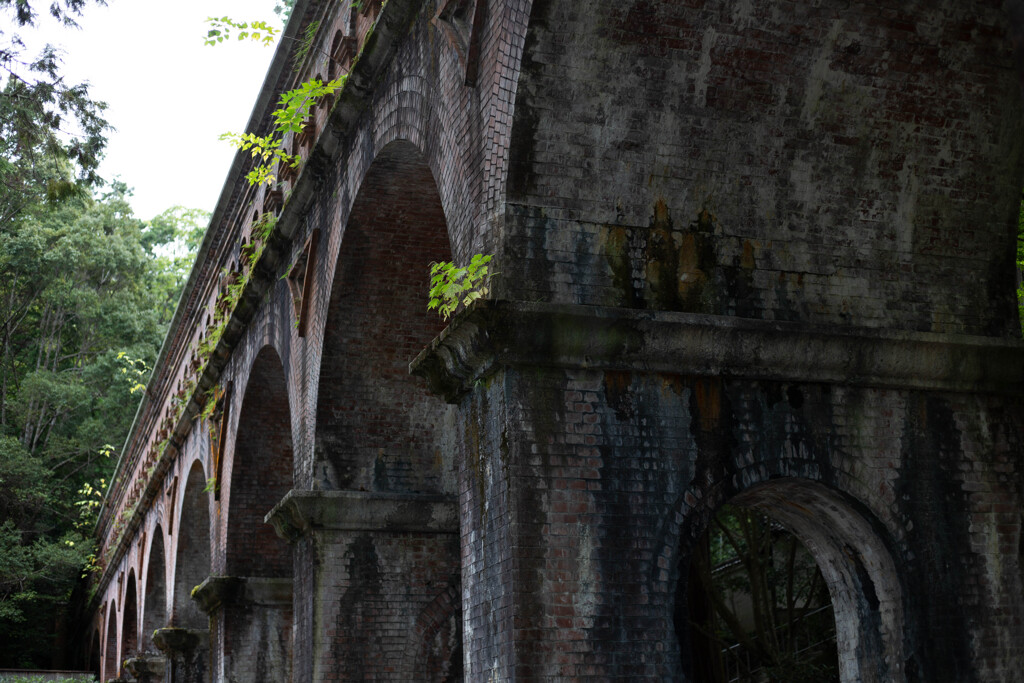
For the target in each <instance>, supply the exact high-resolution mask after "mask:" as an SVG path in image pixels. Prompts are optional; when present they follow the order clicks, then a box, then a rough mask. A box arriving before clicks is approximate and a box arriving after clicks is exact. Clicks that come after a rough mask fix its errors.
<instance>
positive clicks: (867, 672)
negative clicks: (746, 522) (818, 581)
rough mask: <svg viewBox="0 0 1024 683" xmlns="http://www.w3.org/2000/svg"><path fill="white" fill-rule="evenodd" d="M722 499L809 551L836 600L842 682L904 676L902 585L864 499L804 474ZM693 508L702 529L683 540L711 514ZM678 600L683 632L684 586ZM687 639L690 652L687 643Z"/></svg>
mask: <svg viewBox="0 0 1024 683" xmlns="http://www.w3.org/2000/svg"><path fill="white" fill-rule="evenodd" d="M717 502H718V505H720V504H723V503H726V502H728V503H730V504H733V505H738V506H744V507H750V508H755V509H757V510H759V511H761V512H763V513H764V514H766V515H768V516H769V517H770V518H772V519H774V520H775V521H777V522H779V523H780V524H782V525H783V526H784V527H785V528H786V529H787V530H788V531H789V532H791V533H792V534H793V535H794V536H796V538H797V539H798V540H799V541H800V542H801V543H802V544H803V545H804V547H805V548H806V549H807V550H808V551H809V552H810V554H811V556H812V557H813V558H814V560H815V562H816V563H817V565H818V568H819V569H820V570H821V572H822V575H823V576H824V578H825V581H826V583H827V584H828V589H829V595H830V597H831V599H832V606H833V609H834V612H835V620H836V643H837V648H838V655H839V672H840V680H841V681H842V682H843V683H849V682H851V681H865V682H872V681H878V682H879V683H881V682H883V681H884V682H886V683H888V682H898V681H903V680H905V673H904V657H903V592H902V586H901V583H900V578H899V574H898V572H897V570H896V564H895V562H894V560H893V557H892V555H891V553H890V552H889V549H888V546H887V542H886V540H885V539H886V535H885V533H884V532H883V531H882V527H881V525H880V524H879V523H878V522H877V520H875V519H874V518H873V516H872V515H871V514H870V513H869V512H867V511H866V510H865V509H864V508H863V506H861V505H860V504H859V503H857V502H856V501H855V500H853V499H851V498H850V497H848V496H846V495H845V494H842V493H840V492H839V491H837V490H835V489H832V488H829V487H827V486H825V485H824V484H821V483H819V482H816V481H813V480H810V479H803V478H797V477H786V478H780V479H772V480H769V481H762V482H759V483H755V484H753V485H751V486H750V487H749V488H746V489H745V490H743V491H741V492H739V493H737V494H736V495H735V496H733V497H731V498H729V499H728V500H718V501H717ZM718 505H715V506H714V507H716V508H717V506H718ZM710 507H711V506H710V505H709V506H708V508H710ZM707 511H708V510H705V511H704V512H707ZM691 514H692V516H693V518H694V519H700V520H701V529H700V530H699V531H700V533H689V534H686V535H685V536H684V539H685V538H689V539H696V538H697V537H699V536H700V534H702V533H703V532H704V530H705V528H706V526H707V520H708V519H709V515H707V514H701V513H699V512H697V511H695V512H694V513H691ZM695 526H697V525H696V524H695ZM695 530H696V529H694V530H692V531H695ZM690 553H691V549H690V548H686V549H684V553H683V554H684V557H686V558H687V559H686V561H687V563H688V558H689V555H690ZM676 603H677V616H676V632H677V635H679V634H682V633H683V632H684V630H685V627H684V626H683V625H682V624H683V623H685V622H684V621H683V620H684V619H685V618H686V615H687V614H688V607H687V606H686V604H685V603H686V595H685V591H679V592H678V593H677V595H676ZM681 645H682V648H683V650H684V653H685V652H686V651H687V649H688V648H687V646H686V644H685V643H681ZM693 656H695V655H693V654H692V653H691V655H690V657H691V658H692V657H693ZM685 659H687V658H686V657H685V656H684V660H685Z"/></svg>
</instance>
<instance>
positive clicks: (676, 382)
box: [659, 375, 686, 396]
mask: <svg viewBox="0 0 1024 683" xmlns="http://www.w3.org/2000/svg"><path fill="white" fill-rule="evenodd" d="M659 378H660V379H661V388H662V390H663V393H667V392H670V391H671V392H672V393H673V394H675V395H676V396H682V395H683V391H685V389H686V384H685V383H684V382H683V378H682V377H681V376H679V375H659Z"/></svg>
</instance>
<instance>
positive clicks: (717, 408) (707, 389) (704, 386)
mask: <svg viewBox="0 0 1024 683" xmlns="http://www.w3.org/2000/svg"><path fill="white" fill-rule="evenodd" d="M694 397H695V398H696V400H697V411H698V414H699V418H700V428H701V430H702V431H704V432H711V431H714V430H715V427H717V426H718V423H719V419H720V418H721V415H722V380H720V379H718V378H717V377H702V378H700V379H698V380H697V382H696V385H695V386H694Z"/></svg>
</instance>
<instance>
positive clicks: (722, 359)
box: [409, 300, 1024, 403]
mask: <svg viewBox="0 0 1024 683" xmlns="http://www.w3.org/2000/svg"><path fill="white" fill-rule="evenodd" d="M503 366H505V367H508V366H534V367H536V366H547V367H562V368H573V369H586V368H593V369H598V370H617V371H635V372H664V373H673V374H684V375H697V376H720V377H726V378H729V377H735V378H744V379H755V380H758V379H761V380H778V381H790V382H821V383H843V384H847V385H849V384H853V385H860V386H872V387H881V388H894V389H920V390H935V391H952V392H969V393H995V394H1015V395H1021V394H1024V341H1022V340H1019V339H1017V340H1014V339H1002V338H992V337H975V336H968V335H954V334H937V333H930V332H909V331H900V330H881V329H872V328H852V327H843V326H838V325H834V326H826V325H821V326H814V325H807V324H804V323H794V322H782V321H766V320H752V319H747V318H735V317H730V316H716V315H705V314H698V313H681V312H674V311H649V310H640V309H626V308H609V307H602V306H581V305H573V304H543V303H531V302H515V301H489V300H478V301H477V302H475V303H474V304H473V305H472V306H470V307H469V308H468V309H466V310H465V311H463V312H461V313H460V314H459V315H458V316H456V317H455V319H454V320H453V321H452V323H451V324H450V325H449V326H448V327H447V328H445V329H444V331H442V332H441V334H440V335H438V336H437V338H435V339H434V341H433V342H431V344H430V346H428V347H427V348H426V349H424V350H423V351H422V352H421V353H420V354H419V355H418V356H417V357H416V358H415V359H414V360H413V361H412V363H410V365H409V371H410V372H411V373H412V374H414V375H418V376H420V377H423V378H424V379H426V380H427V384H428V385H429V387H430V389H431V391H433V392H434V393H435V394H438V395H440V396H443V397H444V398H445V400H447V401H448V402H451V403H455V402H457V401H458V399H459V397H460V396H462V395H463V394H464V393H466V392H467V391H469V390H470V389H472V388H473V386H474V384H475V383H476V382H478V381H479V380H481V379H483V378H484V377H486V376H487V375H488V374H490V373H492V372H494V371H495V370H496V369H497V368H499V367H503Z"/></svg>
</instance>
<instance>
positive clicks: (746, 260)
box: [740, 240, 756, 271]
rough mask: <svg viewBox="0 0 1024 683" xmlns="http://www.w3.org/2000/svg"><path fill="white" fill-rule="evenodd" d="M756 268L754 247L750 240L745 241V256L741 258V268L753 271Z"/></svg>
mask: <svg viewBox="0 0 1024 683" xmlns="http://www.w3.org/2000/svg"><path fill="white" fill-rule="evenodd" d="M755 267H756V263H755V261H754V245H753V244H751V243H750V240H743V255H742V256H740V268H742V269H743V270H746V271H752V270H754V268H755Z"/></svg>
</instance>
